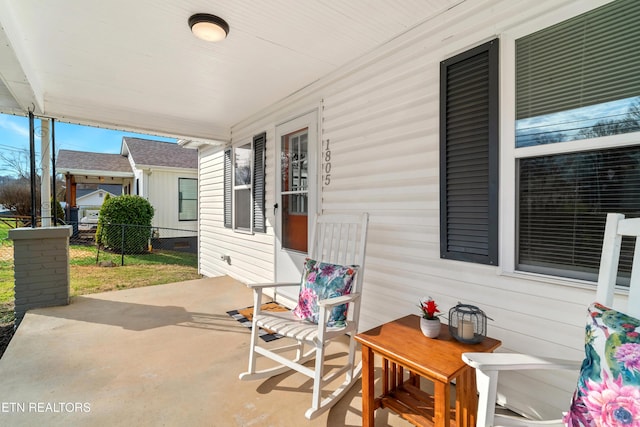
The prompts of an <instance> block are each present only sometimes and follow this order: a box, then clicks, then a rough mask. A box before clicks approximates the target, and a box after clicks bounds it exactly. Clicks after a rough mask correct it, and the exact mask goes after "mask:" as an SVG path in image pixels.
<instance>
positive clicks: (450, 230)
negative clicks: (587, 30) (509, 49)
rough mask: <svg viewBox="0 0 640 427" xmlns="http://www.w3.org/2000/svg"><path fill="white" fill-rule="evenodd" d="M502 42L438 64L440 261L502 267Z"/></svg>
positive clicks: (493, 43)
mask: <svg viewBox="0 0 640 427" xmlns="http://www.w3.org/2000/svg"><path fill="white" fill-rule="evenodd" d="M498 145H499V141H498V40H497V39H495V40H492V41H490V42H488V43H485V44H483V45H481V46H478V47H476V48H474V49H471V50H469V51H467V52H464V53H462V54H460V55H457V56H455V57H453V58H449V59H447V60H445V61H443V62H442V63H441V64H440V257H441V258H447V259H455V260H460V261H468V262H476V263H482V264H490V265H497V264H498V160H499V159H498Z"/></svg>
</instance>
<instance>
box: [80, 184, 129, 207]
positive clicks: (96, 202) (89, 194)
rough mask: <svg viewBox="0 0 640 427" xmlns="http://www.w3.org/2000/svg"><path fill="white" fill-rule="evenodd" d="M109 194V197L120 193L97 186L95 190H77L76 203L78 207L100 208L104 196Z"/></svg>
mask: <svg viewBox="0 0 640 427" xmlns="http://www.w3.org/2000/svg"><path fill="white" fill-rule="evenodd" d="M107 194H109V195H110V196H111V197H115V196H119V195H120V194H121V192H120V193H116V192H110V191H107V190H103V189H102V188H99V189H97V190H78V192H77V197H76V205H77V206H78V208H79V209H83V208H85V209H87V208H93V209H95V208H97V209H100V206H102V203H103V202H104V198H105V196H106V195H107Z"/></svg>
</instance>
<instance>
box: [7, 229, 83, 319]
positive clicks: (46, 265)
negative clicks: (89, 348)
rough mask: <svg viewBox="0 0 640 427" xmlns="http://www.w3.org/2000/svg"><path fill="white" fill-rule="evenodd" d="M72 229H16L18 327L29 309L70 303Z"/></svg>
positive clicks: (10, 232)
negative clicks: (70, 245) (70, 241)
mask: <svg viewBox="0 0 640 427" xmlns="http://www.w3.org/2000/svg"><path fill="white" fill-rule="evenodd" d="M72 231H73V229H72V227H71V226H62V227H40V228H15V229H12V230H9V238H10V239H11V240H13V242H14V243H13V259H14V262H13V263H14V266H15V269H14V278H15V282H14V283H15V285H14V287H15V314H16V320H15V325H16V327H17V326H18V325H19V324H20V322H21V321H22V319H23V318H24V316H25V314H26V312H27V310H30V309H32V308H39V307H51V306H56V305H67V304H69V294H70V289H69V288H70V278H69V272H70V267H69V237H70V236H71V234H72Z"/></svg>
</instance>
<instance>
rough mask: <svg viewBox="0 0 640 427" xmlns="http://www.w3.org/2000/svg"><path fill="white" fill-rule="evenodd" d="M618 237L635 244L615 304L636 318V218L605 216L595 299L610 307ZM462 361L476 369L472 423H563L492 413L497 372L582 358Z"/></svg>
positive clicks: (639, 281) (467, 357) (567, 365)
mask: <svg viewBox="0 0 640 427" xmlns="http://www.w3.org/2000/svg"><path fill="white" fill-rule="evenodd" d="M622 236H635V237H636V246H635V252H634V259H633V265H632V272H631V279H630V284H629V297H628V301H627V307H626V309H624V308H620V307H618V308H617V310H619V311H623V312H625V313H626V314H628V315H629V316H633V317H635V318H640V275H639V274H638V270H639V269H640V267H639V265H640V243H639V242H640V237H639V236H640V218H633V219H625V218H624V215H621V214H614V213H610V214H608V215H607V223H606V227H605V233H604V240H603V246H602V257H601V261H600V271H599V274H598V289H597V293H596V301H597V302H598V303H600V304H602V305H604V306H607V307H609V308H613V295H614V290H615V284H616V277H617V274H618V261H619V258H620V244H621V241H622ZM462 358H463V360H464V361H465V362H466V363H467V364H468V365H470V366H472V367H474V368H475V369H476V378H477V387H478V393H479V402H478V416H477V423H476V426H479V427H482V426H532V425H545V426H563V425H564V423H563V421H562V420H560V419H558V420H549V421H537V420H536V421H534V420H530V419H526V418H520V417H511V416H507V415H502V414H496V413H495V409H496V405H495V402H496V397H497V386H498V373H499V372H500V371H505V370H508V371H514V370H528V369H571V370H579V369H580V367H581V365H582V361H572V360H560V359H549V358H541V357H536V356H531V355H526V354H512V353H465V354H463V356H462Z"/></svg>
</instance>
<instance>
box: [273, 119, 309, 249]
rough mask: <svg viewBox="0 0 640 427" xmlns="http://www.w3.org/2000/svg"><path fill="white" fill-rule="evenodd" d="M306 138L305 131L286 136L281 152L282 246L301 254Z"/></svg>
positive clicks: (304, 228) (304, 236)
mask: <svg viewBox="0 0 640 427" xmlns="http://www.w3.org/2000/svg"><path fill="white" fill-rule="evenodd" d="M308 137H309V134H308V130H307V129H303V130H301V131H297V132H294V133H290V134H288V135H285V136H284V137H282V148H281V153H280V160H281V171H280V172H281V177H282V183H281V206H282V208H281V210H280V212H281V220H282V246H283V248H285V249H290V250H295V251H300V252H306V251H307V210H308V203H307V198H308V188H307V185H308V170H309V161H308V152H307V149H308Z"/></svg>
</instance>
